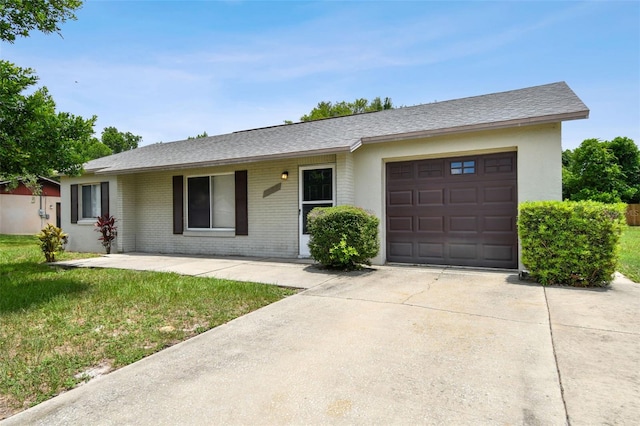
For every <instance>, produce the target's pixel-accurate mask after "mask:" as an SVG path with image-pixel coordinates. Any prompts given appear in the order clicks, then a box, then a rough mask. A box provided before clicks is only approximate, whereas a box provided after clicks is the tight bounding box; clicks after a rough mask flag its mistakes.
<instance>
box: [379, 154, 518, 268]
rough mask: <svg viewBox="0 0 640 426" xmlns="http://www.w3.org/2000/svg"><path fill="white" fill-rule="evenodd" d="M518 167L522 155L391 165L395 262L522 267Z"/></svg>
mask: <svg viewBox="0 0 640 426" xmlns="http://www.w3.org/2000/svg"><path fill="white" fill-rule="evenodd" d="M516 164H517V161H516V152H505V153H498V154H488V155H471V156H464V157H452V158H439V159H425V160H414V161H402V162H390V163H387V164H386V237H387V238H386V241H387V247H386V249H387V260H388V261H389V262H403V263H421V264H435V265H455V266H474V267H490V268H509V269H514V268H517V267H518V237H517V230H516V216H517V204H518V200H517V170H516Z"/></svg>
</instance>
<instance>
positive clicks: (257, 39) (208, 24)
mask: <svg viewBox="0 0 640 426" xmlns="http://www.w3.org/2000/svg"><path fill="white" fill-rule="evenodd" d="M77 15H78V20H77V21H70V22H68V23H66V24H64V25H63V26H62V37H60V36H58V35H55V34H51V35H43V34H40V33H37V32H34V33H32V36H31V37H29V38H23V39H18V40H17V41H16V42H15V43H14V44H12V45H11V44H7V43H2V44H0V57H2V58H3V59H7V60H10V61H12V62H15V63H16V64H17V65H19V66H23V67H31V68H34V69H35V70H36V72H37V74H38V76H39V77H40V85H44V86H47V87H48V88H49V90H50V92H51V94H52V96H53V97H54V99H55V100H56V102H57V106H58V110H60V111H67V112H70V113H73V114H76V115H81V116H83V117H90V116H92V115H94V114H95V115H97V116H98V122H97V125H96V132H97V134H98V136H99V133H100V132H101V131H102V129H103V128H104V127H106V126H115V127H117V128H118V129H119V130H121V131H130V132H132V133H134V134H138V135H141V136H142V137H143V145H144V144H149V143H155V142H161V141H162V142H170V141H174V140H180V139H185V138H186V137H188V136H195V135H196V134H198V133H202V132H203V131H206V132H207V133H208V134H209V135H214V134H221V133H228V132H233V131H236V130H244V129H250V128H256V127H262V126H270V125H277V124H282V122H283V120H287V119H288V120H293V121H297V120H298V119H299V118H300V116H302V115H303V114H305V113H307V112H309V111H310V110H311V109H312V108H313V107H314V106H315V105H316V104H317V103H318V102H319V101H321V100H327V101H341V100H347V101H351V100H354V99H355V98H360V97H364V98H369V99H371V98H374V97H376V96H380V97H383V98H384V97H387V96H388V97H390V98H392V100H393V103H394V105H396V106H401V105H407V106H409V105H416V104H422V103H428V102H433V101H443V100H448V99H455V98H461V97H467V96H475V95H481V94H486V93H493V92H500V91H505V90H512V89H519V88H523V87H529V86H536V85H540V84H546V83H552V82H556V81H566V82H567V83H568V84H569V86H570V87H571V88H572V89H573V90H574V91H575V92H576V93H577V94H578V96H579V97H580V98H581V99H582V100H583V101H584V102H585V103H586V104H587V106H588V107H589V108H590V110H591V114H590V118H589V119H588V120H577V121H570V122H566V123H564V125H563V148H565V149H566V148H570V149H573V148H575V147H576V146H578V145H579V144H580V142H582V140H584V139H587V138H600V139H612V138H614V137H616V136H628V137H630V138H632V139H634V140H635V141H636V143H637V144H640V2H638V1H621V2H615V1H606V2H604V1H602V2H575V1H572V2H569V1H533V2H522V1H502V2H489V1H473V2H458V1H453V2H433V1H409V2H403V1H384V2H375V1H367V2H364V1H362V2H360V1H324V2H302V1H283V2H272V1H159V0H155V1H154V0H149V1H143V0H139V1H116V0H102V1H97V0H89V1H86V2H85V5H84V6H83V8H82V9H81V10H80V11H79V12H78V13H77Z"/></svg>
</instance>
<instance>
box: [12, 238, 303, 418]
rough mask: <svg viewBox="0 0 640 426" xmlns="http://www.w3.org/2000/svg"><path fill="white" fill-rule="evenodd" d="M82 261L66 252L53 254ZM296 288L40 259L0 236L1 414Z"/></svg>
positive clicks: (34, 244)
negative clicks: (95, 370)
mask: <svg viewBox="0 0 640 426" xmlns="http://www.w3.org/2000/svg"><path fill="white" fill-rule="evenodd" d="M76 257H86V255H83V254H78V253H64V254H62V255H61V256H59V259H71V258H76ZM293 293H294V291H293V290H286V289H282V288H279V287H276V286H268V285H262V284H255V283H246V282H235V281H229V280H218V279H214V278H197V277H185V276H180V275H176V274H170V273H158V272H136V271H124V270H109V269H62V268H57V267H52V266H49V265H47V264H45V263H44V255H43V254H42V253H41V252H40V249H39V247H38V241H37V240H36V239H35V238H34V237H17V236H5V235H0V419H2V418H4V417H7V416H9V415H11V414H13V413H15V412H18V411H20V410H23V409H25V408H28V407H29V406H32V405H34V404H37V403H39V402H42V401H44V400H46V399H49V398H51V397H52V396H54V395H56V394H58V393H60V392H62V391H64V390H67V389H70V388H73V387H74V386H76V385H77V384H78V383H80V382H83V381H86V380H88V378H89V377H88V376H87V375H86V374H85V375H82V373H83V372H85V371H87V370H88V369H90V368H92V367H96V366H99V365H102V366H107V367H108V368H110V369H116V368H119V367H122V366H124V365H127V364H130V363H132V362H135V361H137V360H139V359H141V358H143V357H145V356H147V355H150V354H152V353H154V352H157V351H159V350H162V349H163V348H166V347H168V346H171V345H173V344H175V343H177V342H180V341H182V340H185V339H188V338H190V337H193V336H195V335H197V334H199V333H202V332H203V331H206V330H209V329H211V328H213V327H216V326H218V325H220V324H223V323H226V322H228V321H230V320H232V319H234V318H237V317H239V316H241V315H244V314H246V313H248V312H251V311H253V310H256V309H258V308H260V307H262V306H265V305H268V304H270V303H273V302H275V301H277V300H280V299H282V298H283V297H286V296H288V295H291V294H293Z"/></svg>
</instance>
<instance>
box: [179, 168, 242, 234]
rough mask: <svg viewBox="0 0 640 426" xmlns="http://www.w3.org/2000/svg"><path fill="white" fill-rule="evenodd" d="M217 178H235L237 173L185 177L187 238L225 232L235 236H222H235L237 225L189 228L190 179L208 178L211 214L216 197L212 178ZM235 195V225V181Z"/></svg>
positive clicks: (232, 203) (233, 203) (234, 201)
mask: <svg viewBox="0 0 640 426" xmlns="http://www.w3.org/2000/svg"><path fill="white" fill-rule="evenodd" d="M216 176H232V177H235V173H234V172H230V173H213V174H198V175H189V176H185V177H186V179H185V180H184V193H185V197H184V211H185V222H186V227H185V230H186V231H188V233H185V234H186V235H187V236H189V235H190V234H191V235H193V234H194V233H211V232H223V233H233V234H221V236H225V235H235V230H236V228H235V225H234V226H233V227H213V226H210V227H209V228H191V227H190V226H189V179H193V178H202V177H208V178H209V209H210V210H209V213H210V214H211V213H212V212H213V211H214V210H213V209H214V204H213V201H214V197H213V193H212V191H213V185H212V184H211V182H212V181H211V178H214V179H215V177H216ZM232 194H233V200H231V205H232V206H233V209H234V212H233V218H234V223H235V203H236V199H235V181H234V188H233V191H232ZM212 219H213V218H210V220H212Z"/></svg>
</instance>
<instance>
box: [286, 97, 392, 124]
mask: <svg viewBox="0 0 640 426" xmlns="http://www.w3.org/2000/svg"><path fill="white" fill-rule="evenodd" d="M393 108H394V106H393V103H392V102H391V98H384V101H383V100H382V99H380V97H377V98H374V99H373V100H372V101H371V102H369V101H368V100H367V99H364V98H359V99H356V100H355V101H353V102H345V101H342V102H336V103H331V102H327V101H322V102H318V105H316V107H315V108H313V109H312V110H311V111H310V112H309V114H305V115H303V116H302V117H300V121H314V120H321V119H323V118H330V117H343V116H345V115H353V114H362V113H364V112H374V111H382V110H385V109H393ZM292 123H293V122H292V121H290V120H285V124H292Z"/></svg>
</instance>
